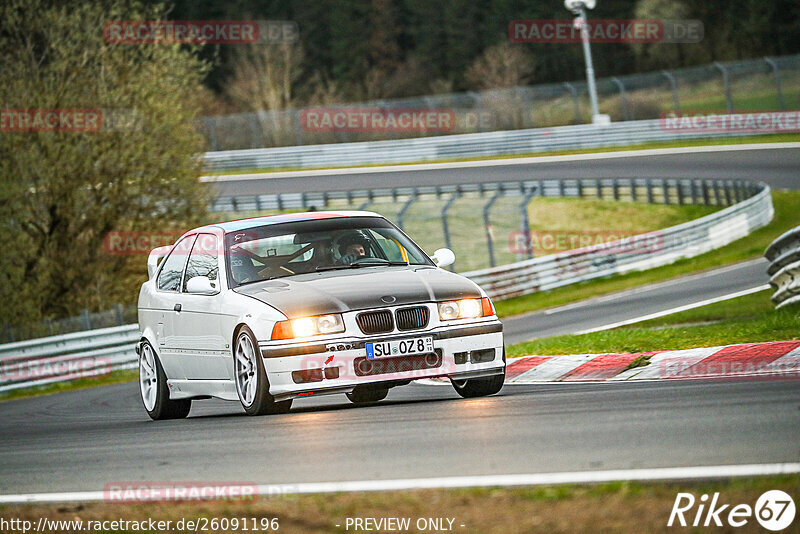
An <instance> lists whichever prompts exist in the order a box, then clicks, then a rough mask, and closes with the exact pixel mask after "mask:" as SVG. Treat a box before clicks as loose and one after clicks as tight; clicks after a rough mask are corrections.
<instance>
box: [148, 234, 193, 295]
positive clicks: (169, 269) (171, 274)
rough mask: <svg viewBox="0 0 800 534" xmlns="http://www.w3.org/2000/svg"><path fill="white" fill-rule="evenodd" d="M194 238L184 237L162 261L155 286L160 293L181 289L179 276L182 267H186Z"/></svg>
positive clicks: (181, 272) (191, 236)
mask: <svg viewBox="0 0 800 534" xmlns="http://www.w3.org/2000/svg"><path fill="white" fill-rule="evenodd" d="M194 238H195V236H193V235H190V236H187V237H184V238H183V239H181V240H180V241H178V243H177V244H176V245H175V247H173V249H172V252H170V253H169V256H168V257H167V259H166V260H164V266H163V267H162V268H161V272H159V273H158V278H157V279H156V286H157V287H158V289H160V290H162V291H178V289H179V288H180V287H181V275H182V274H183V267H184V265H186V258H187V257H188V256H189V251H190V250H191V249H192V243H193V242H194Z"/></svg>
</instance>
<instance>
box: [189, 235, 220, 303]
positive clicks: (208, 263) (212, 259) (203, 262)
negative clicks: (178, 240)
mask: <svg viewBox="0 0 800 534" xmlns="http://www.w3.org/2000/svg"><path fill="white" fill-rule="evenodd" d="M217 254H218V249H217V236H215V235H211V234H200V235H198V236H197V241H195V242H194V246H193V247H192V253H191V254H190V255H189V264H188V265H187V266H186V276H185V277H184V279H183V291H186V284H187V283H188V282H189V280H191V279H192V278H194V277H195V276H205V277H207V278H208V279H209V280H211V281H212V282H213V281H215V280H216V279H217V275H218V273H219V263H218V262H217Z"/></svg>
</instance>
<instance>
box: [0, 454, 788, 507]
mask: <svg viewBox="0 0 800 534" xmlns="http://www.w3.org/2000/svg"><path fill="white" fill-rule="evenodd" d="M794 473H800V463H784V464H745V465H709V466H696V467H656V468H650V469H616V470H606V471H567V472H562V473H533V474H516V475H474V476H454V477H435V478H406V479H394V480H358V481H350V482H311V483H308V482H306V483H300V484H265V485H259V486H258V491H257V493H258V495H264V496H280V495H297V494H303V493H336V492H343V491H347V492H351V491H394V490H415V489H436V488H470V487H486V486H538V485H550V484H592V483H598V482H613V481H617V480H629V481H645V480H688V479H713V478H728V477H744V476H766V475H784V474H794ZM215 487H221V486H215ZM232 487H233V486H232ZM235 487H237V488H238V487H240V486H235ZM103 498H104V493H103V492H102V491H82V492H69V493H23V494H16V495H0V503H2V504H24V503H47V502H82V501H102V500H103Z"/></svg>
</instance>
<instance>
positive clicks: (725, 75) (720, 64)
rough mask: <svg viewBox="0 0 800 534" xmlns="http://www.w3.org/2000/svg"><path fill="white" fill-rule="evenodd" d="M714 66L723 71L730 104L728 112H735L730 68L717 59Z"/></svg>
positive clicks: (726, 97)
mask: <svg viewBox="0 0 800 534" xmlns="http://www.w3.org/2000/svg"><path fill="white" fill-rule="evenodd" d="M714 66H715V67H716V68H717V70H719V71H720V72H721V73H722V84H723V85H724V87H725V101H726V102H727V105H728V113H733V96H732V95H731V79H730V76H729V75H728V69H727V67H725V65H723V64H722V63H720V62H719V61H715V62H714Z"/></svg>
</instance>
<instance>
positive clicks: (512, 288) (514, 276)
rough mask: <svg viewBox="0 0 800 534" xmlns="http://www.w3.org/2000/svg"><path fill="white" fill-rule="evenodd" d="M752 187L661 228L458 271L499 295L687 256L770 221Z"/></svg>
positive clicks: (766, 204) (765, 195) (765, 189)
mask: <svg viewBox="0 0 800 534" xmlns="http://www.w3.org/2000/svg"><path fill="white" fill-rule="evenodd" d="M757 188H758V190H759V192H758V193H756V194H755V195H754V196H752V197H750V198H748V199H747V200H744V201H743V202H739V203H737V204H734V205H733V206H730V207H728V208H725V209H723V210H721V211H718V212H716V213H712V214H711V215H707V216H705V217H702V218H700V219H697V220H694V221H689V222H686V223H683V224H679V225H677V226H673V227H670V228H667V229H665V230H659V231H656V232H650V233H649V234H643V235H640V236H636V237H634V238H630V239H623V240H619V241H613V242H608V243H603V244H600V245H595V246H591V247H586V248H581V249H575V250H569V251H566V252H561V253H558V254H552V255H549V256H542V257H539V258H534V259H530V260H525V261H521V262H517V263H513V264H511V265H504V266H500V267H493V268H489V269H482V270H478V271H471V272H467V273H462V274H463V275H464V276H467V277H468V278H470V279H471V280H473V281H474V282H475V283H477V284H479V285H480V286H481V287H483V289H484V290H485V291H486V292H487V293H488V294H489V295H490V296H492V297H494V298H501V299H502V298H509V297H513V296H517V295H524V294H527V293H532V292H534V291H544V290H548V289H554V288H557V287H561V286H565V285H568V284H574V283H577V282H583V281H586V280H591V279H594V278H600V277H604V276H609V275H613V274H622V273H626V272H630V271H637V270H644V269H651V268H653V267H658V266H660V265H666V264H669V263H672V262H674V261H676V260H679V259H681V258H691V257H694V256H697V255H699V254H703V253H704V252H708V251H710V250H713V249H716V248H719V247H722V246H724V245H727V244H728V243H730V242H732V241H734V240H736V239H739V238H741V237H744V236H746V235H748V234H749V233H750V232H752V231H753V230H755V229H757V228H761V227H762V226H765V225H767V224H768V223H769V221H771V220H772V216H773V214H774V210H773V207H772V197H771V196H770V188H769V186H767V185H766V184H763V183H759V184H758V186H757Z"/></svg>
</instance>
